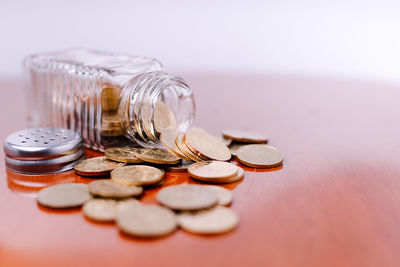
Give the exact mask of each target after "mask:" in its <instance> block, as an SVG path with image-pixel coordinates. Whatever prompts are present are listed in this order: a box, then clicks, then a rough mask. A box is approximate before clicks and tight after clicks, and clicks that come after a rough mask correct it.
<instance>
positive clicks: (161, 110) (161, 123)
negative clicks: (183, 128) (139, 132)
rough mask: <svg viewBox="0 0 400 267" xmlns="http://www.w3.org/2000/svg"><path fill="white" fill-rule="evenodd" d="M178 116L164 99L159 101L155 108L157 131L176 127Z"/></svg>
mask: <svg viewBox="0 0 400 267" xmlns="http://www.w3.org/2000/svg"><path fill="white" fill-rule="evenodd" d="M176 125H177V124H176V118H175V115H174V113H173V112H172V110H171V109H170V108H169V107H168V106H167V105H166V104H165V103H164V102H162V101H160V100H159V101H157V102H156V105H155V108H154V127H155V129H156V131H157V132H159V133H161V132H162V131H165V130H173V129H175V128H176Z"/></svg>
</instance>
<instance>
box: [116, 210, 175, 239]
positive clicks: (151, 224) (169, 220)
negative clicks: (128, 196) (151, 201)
mask: <svg viewBox="0 0 400 267" xmlns="http://www.w3.org/2000/svg"><path fill="white" fill-rule="evenodd" d="M116 221H117V226H118V228H119V229H120V230H121V231H122V232H124V233H126V234H128V235H132V236H138V237H160V236H164V235H167V234H169V233H171V232H173V231H174V230H175V229H176V227H177V220H176V216H175V213H174V212H172V211H171V210H169V209H166V208H164V207H161V206H156V205H142V204H136V203H124V205H123V207H118V212H117V219H116Z"/></svg>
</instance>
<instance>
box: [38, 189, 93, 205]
mask: <svg viewBox="0 0 400 267" xmlns="http://www.w3.org/2000/svg"><path fill="white" fill-rule="evenodd" d="M90 198H91V196H90V194H89V190H88V186H87V185H86V184H79V183H76V184H58V185H53V186H50V187H46V188H44V189H42V190H40V191H39V193H38V195H37V201H38V203H39V204H40V205H42V206H45V207H49V208H54V209H63V208H74V207H79V206H82V205H83V204H84V203H85V202H86V201H88V200H89V199H90Z"/></svg>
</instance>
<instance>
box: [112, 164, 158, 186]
mask: <svg viewBox="0 0 400 267" xmlns="http://www.w3.org/2000/svg"><path fill="white" fill-rule="evenodd" d="M164 176H165V172H164V171H163V170H160V169H157V168H155V167H150V166H145V165H133V166H125V167H120V168H117V169H115V170H113V171H112V172H111V180H113V181H114V182H116V183H119V184H122V185H149V184H155V183H157V182H159V181H161V180H162V179H163V178H164Z"/></svg>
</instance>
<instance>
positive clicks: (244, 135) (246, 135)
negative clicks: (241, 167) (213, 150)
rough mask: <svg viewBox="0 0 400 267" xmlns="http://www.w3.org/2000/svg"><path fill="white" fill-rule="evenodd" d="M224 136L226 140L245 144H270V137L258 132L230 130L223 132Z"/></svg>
mask: <svg viewBox="0 0 400 267" xmlns="http://www.w3.org/2000/svg"><path fill="white" fill-rule="evenodd" d="M222 135H223V137H224V138H227V139H231V140H233V141H239V142H244V143H260V144H265V143H267V142H268V136H266V135H264V134H260V133H257V132H250V131H244V130H230V129H229V130H224V131H223V132H222Z"/></svg>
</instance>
